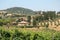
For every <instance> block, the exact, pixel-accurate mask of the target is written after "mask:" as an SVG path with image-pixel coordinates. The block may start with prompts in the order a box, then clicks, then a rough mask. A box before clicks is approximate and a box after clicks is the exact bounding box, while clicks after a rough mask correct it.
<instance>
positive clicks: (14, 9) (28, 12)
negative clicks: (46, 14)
mask: <svg viewBox="0 0 60 40" xmlns="http://www.w3.org/2000/svg"><path fill="white" fill-rule="evenodd" d="M5 11H7V12H8V13H19V14H26V15H32V14H35V13H34V11H33V10H30V9H27V8H22V7H12V8H8V9H6V10H5Z"/></svg>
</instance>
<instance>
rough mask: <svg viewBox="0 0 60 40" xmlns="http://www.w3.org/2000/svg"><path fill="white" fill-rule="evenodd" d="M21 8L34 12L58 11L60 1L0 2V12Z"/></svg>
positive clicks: (27, 0)
mask: <svg viewBox="0 0 60 40" xmlns="http://www.w3.org/2000/svg"><path fill="white" fill-rule="evenodd" d="M11 7H23V8H28V9H31V10H34V11H40V10H41V11H60V0H0V10H3V9H7V8H11Z"/></svg>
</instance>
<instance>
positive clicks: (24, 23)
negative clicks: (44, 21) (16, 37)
mask: <svg viewBox="0 0 60 40" xmlns="http://www.w3.org/2000/svg"><path fill="white" fill-rule="evenodd" d="M18 26H28V22H26V21H21V22H18Z"/></svg>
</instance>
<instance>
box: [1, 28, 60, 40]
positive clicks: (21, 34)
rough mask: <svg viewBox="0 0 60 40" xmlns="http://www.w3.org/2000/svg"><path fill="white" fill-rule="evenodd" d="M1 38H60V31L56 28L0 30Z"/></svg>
mask: <svg viewBox="0 0 60 40" xmlns="http://www.w3.org/2000/svg"><path fill="white" fill-rule="evenodd" d="M0 40H60V32H56V31H54V30H41V31H30V30H24V29H22V30H17V29H14V30H2V29H1V30H0Z"/></svg>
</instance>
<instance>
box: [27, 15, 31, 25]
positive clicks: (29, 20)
mask: <svg viewBox="0 0 60 40" xmlns="http://www.w3.org/2000/svg"><path fill="white" fill-rule="evenodd" d="M27 19H28V20H27V21H28V22H29V25H30V23H31V16H28V17H27Z"/></svg>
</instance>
